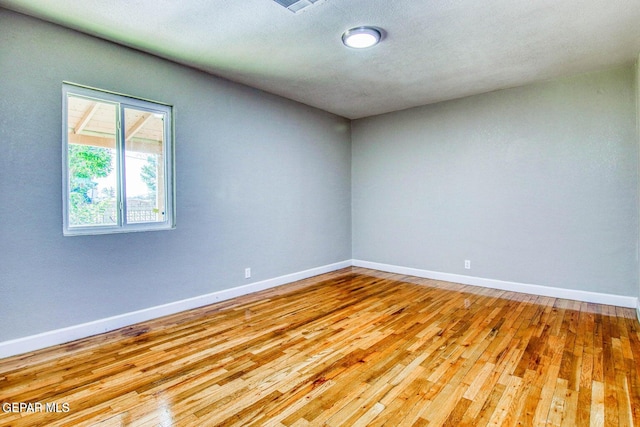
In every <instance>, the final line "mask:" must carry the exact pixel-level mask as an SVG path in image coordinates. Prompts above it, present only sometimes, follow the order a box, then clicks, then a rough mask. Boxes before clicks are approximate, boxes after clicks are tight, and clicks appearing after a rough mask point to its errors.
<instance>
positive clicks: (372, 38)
mask: <svg viewBox="0 0 640 427" xmlns="http://www.w3.org/2000/svg"><path fill="white" fill-rule="evenodd" d="M381 37H382V33H380V30H378V29H376V28H373V27H356V28H352V29H350V30H347V31H345V32H344V34H343V35H342V43H344V45H345V46H347V47H352V48H354V49H364V48H367V47H371V46H375V45H376V44H378V43H379V42H380V38H381Z"/></svg>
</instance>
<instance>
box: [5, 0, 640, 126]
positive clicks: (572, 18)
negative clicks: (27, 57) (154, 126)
mask: <svg viewBox="0 0 640 427" xmlns="http://www.w3.org/2000/svg"><path fill="white" fill-rule="evenodd" d="M0 6H3V7H6V8H8V9H12V10H16V11H19V12H22V13H25V14H28V15H33V16H36V17H39V18H42V19H45V20H48V21H51V22H55V23H59V24H61V25H64V26H67V27H70V28H74V29H77V30H80V31H83V32H86V33H89V34H93V35H96V36H99V37H102V38H104V39H107V40H112V41H114V42H117V43H121V44H123V45H126V46H131V47H134V48H136V49H139V50H142V51H146V52H150V53H152V54H155V55H158V56H160V57H164V58H168V59H171V60H173V61H176V62H179V63H182V64H186V65H189V66H192V67H195V68H198V69H200V70H203V71H206V72H208V73H211V74H214V75H216V76H220V77H224V78H226V79H229V80H232V81H235V82H239V83H243V84H246V85H249V86H252V87H255V88H259V89H262V90H265V91H267V92H271V93H275V94H278V95H281V96H284V97H286V98H290V99H293V100H296V101H299V102H302V103H304V104H308V105H311V106H314V107H317V108H321V109H323V110H326V111H330V112H332V113H335V114H339V115H341V116H344V117H347V118H352V119H353V118H361V117H366V116H371V115H375V114H381V113H386V112H390V111H395V110H401V109H405V108H409V107H414V106H418V105H425V104H430V103H434V102H438V101H442V100H447V99H454V98H460V97H464V96H468V95H473V94H478V93H484V92H489V91H493V90H496V89H501V88H506V87H513V86H520V85H523V84H528V83H531V82H536V81H541V80H546V79H550V78H555V77H559V76H563V75H569V74H575V73H580V72H586V71H593V70H599V69H604V68H608V67H613V66H617V65H621V64H628V63H632V62H633V61H635V60H636V59H637V57H638V53H640V0H413V1H410V0H320V1H319V2H318V3H316V4H313V5H311V6H309V7H307V8H305V9H304V10H302V11H300V12H298V13H292V12H291V11H289V10H287V9H285V8H284V7H282V6H281V5H279V4H277V3H275V2H274V1H273V0H235V1H230V0H181V1H175V0H129V1H124V0H56V1H51V0H0ZM360 25H373V26H376V27H380V28H382V29H384V30H385V31H386V36H385V39H384V40H383V41H382V43H381V44H379V45H378V46H375V47H373V48H369V49H365V50H353V49H348V48H346V47H344V46H343V45H342V42H341V35H342V33H343V32H344V31H345V30H347V29H349V28H352V27H355V26H360Z"/></svg>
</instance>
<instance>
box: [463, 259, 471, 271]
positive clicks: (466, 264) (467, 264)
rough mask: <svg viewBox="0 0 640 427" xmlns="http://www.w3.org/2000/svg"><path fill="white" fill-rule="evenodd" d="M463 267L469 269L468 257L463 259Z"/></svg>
mask: <svg viewBox="0 0 640 427" xmlns="http://www.w3.org/2000/svg"><path fill="white" fill-rule="evenodd" d="M464 268H466V269H467V270H470V269H471V261H470V260H468V259H465V260H464Z"/></svg>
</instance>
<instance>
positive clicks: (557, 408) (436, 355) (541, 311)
mask: <svg viewBox="0 0 640 427" xmlns="http://www.w3.org/2000/svg"><path fill="white" fill-rule="evenodd" d="M13 403H15V404H19V403H31V404H33V405H34V409H35V405H36V404H37V403H40V404H42V405H47V404H49V405H52V404H55V403H57V404H59V405H68V410H67V411H66V412H65V411H61V412H52V411H46V410H41V411H28V410H23V411H21V412H12V411H11V410H9V411H7V409H12V408H13V407H12V406H10V405H11V404H13ZM0 404H2V407H0V425H2V426H8V425H11V426H38V425H41V426H50V425H59V426H78V425H91V426H102V427H107V426H125V425H135V426H203V425H206V426H210V425H211V426H213V425H224V426H320V425H326V426H394V427H395V426H426V425H429V426H440V425H447V426H484V425H487V426H488V425H492V426H493V425H496V426H515V425H525V426H528V425H531V426H533V425H558V426H591V425H603V426H633V425H638V426H640V331H639V325H638V321H637V320H636V318H635V313H634V310H632V309H625V308H619V307H611V306H602V305H597V304H590V303H580V302H575V301H568V300H560V299H554V298H549V297H539V296H534V295H526V294H518V293H511V292H505V291H497V290H490V289H483V288H475V287H469V286H463V285H457V284H453V283H446V282H438V281H434V280H428V279H420V278H416V277H410V276H402V275H396V274H391V273H382V272H378V271H374V270H368V269H363V268H356V267H350V268H346V269H343V270H339V271H336V272H333V273H329V274H324V275H321V276H317V277H314V278H310V279H306V280H303V281H300V282H296V283H292V284H289V285H285V286H281V287H278V288H274V289H270V290H267V291H263V292H259V293H256V294H252V295H247V296H243V297H240V298H236V299H234V300H230V301H225V302H222V303H219V304H215V305H211V306H207V307H204V308H201V309H196V310H191V311H188V312H184V313H180V314H177V315H173V316H168V317H164V318H161V319H157V320H154V321H150V322H145V323H141V324H138V325H135V326H131V327H127V328H123V329H120V330H118V331H114V332H111V333H107V334H103V335H100V336H96V337H91V338H87V339H84V340H80V341H76V342H73V343H69V344H65V345H60V346H56V347H52V348H48V349H44V350H41V351H37V352H33V353H28V354H25V355H21V356H16V357H12V358H8V359H4V360H0ZM50 408H52V407H50ZM59 409H64V407H63V406H59Z"/></svg>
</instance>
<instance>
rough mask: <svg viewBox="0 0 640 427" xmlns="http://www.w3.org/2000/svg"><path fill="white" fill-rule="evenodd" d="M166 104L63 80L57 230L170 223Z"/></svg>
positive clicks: (74, 232) (73, 231) (85, 230)
mask: <svg viewBox="0 0 640 427" xmlns="http://www.w3.org/2000/svg"><path fill="white" fill-rule="evenodd" d="M171 113H172V108H171V106H168V105H165V104H159V103H155V102H151V101H144V100H140V99H135V98H130V97H127V96H123V95H118V94H114V93H109V92H103V91H99V90H94V89H89V88H85V87H80V86H75V85H71V84H64V85H63V138H62V139H63V147H62V153H63V170H64V174H63V175H64V177H63V198H64V200H63V202H64V203H63V206H64V208H63V222H64V228H63V232H64V234H65V235H78V234H105V233H121V232H129V231H145V230H163V229H171V228H173V227H174V215H173V209H174V204H173V199H174V198H173V166H172V165H173V159H172V151H173V146H172V128H171V125H172V114H171Z"/></svg>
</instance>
